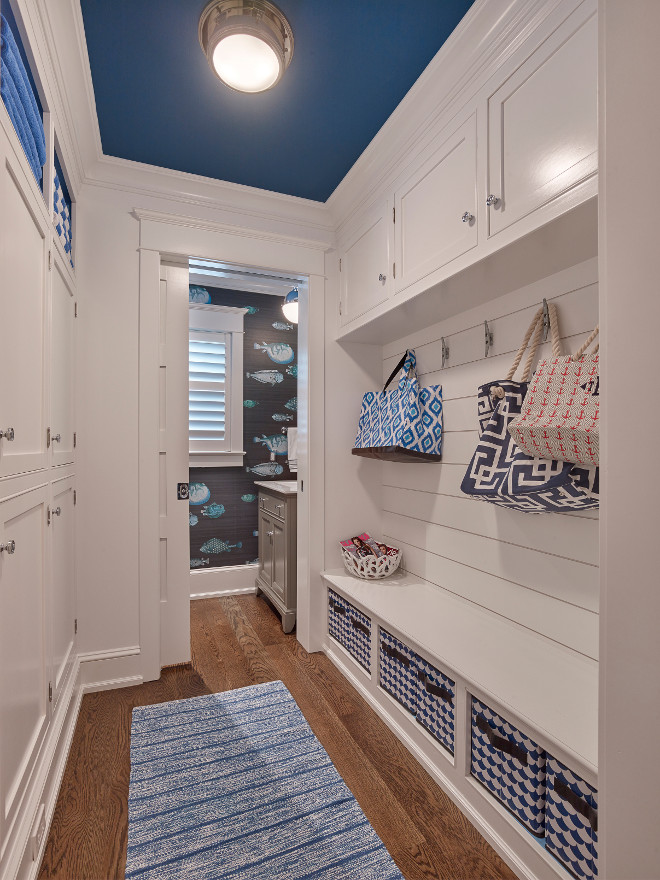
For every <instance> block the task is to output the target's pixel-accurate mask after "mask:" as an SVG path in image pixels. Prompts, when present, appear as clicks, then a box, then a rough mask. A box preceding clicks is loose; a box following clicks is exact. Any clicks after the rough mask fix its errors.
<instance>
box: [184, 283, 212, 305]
mask: <svg viewBox="0 0 660 880" xmlns="http://www.w3.org/2000/svg"><path fill="white" fill-rule="evenodd" d="M188 302H191V303H202V304H203V305H205V304H206V303H210V302H211V294H210V293H209V292H208V290H207V289H206V288H205V287H198V285H196V284H191V285H190V287H189V292H188Z"/></svg>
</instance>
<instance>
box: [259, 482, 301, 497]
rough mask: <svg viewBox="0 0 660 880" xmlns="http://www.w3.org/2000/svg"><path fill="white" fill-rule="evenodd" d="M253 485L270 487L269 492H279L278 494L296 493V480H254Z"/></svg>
mask: <svg viewBox="0 0 660 880" xmlns="http://www.w3.org/2000/svg"><path fill="white" fill-rule="evenodd" d="M254 485H255V486H262V487H263V488H264V489H270V490H271V492H279V494H280V495H296V494H297V493H298V481H297V480H263V481H257V480H255V483H254Z"/></svg>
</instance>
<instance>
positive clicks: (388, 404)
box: [352, 349, 442, 461]
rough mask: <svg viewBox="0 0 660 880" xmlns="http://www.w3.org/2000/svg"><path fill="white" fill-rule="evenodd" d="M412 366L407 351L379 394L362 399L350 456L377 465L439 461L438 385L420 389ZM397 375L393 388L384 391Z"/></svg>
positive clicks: (412, 357)
mask: <svg viewBox="0 0 660 880" xmlns="http://www.w3.org/2000/svg"><path fill="white" fill-rule="evenodd" d="M416 366H417V359H416V357H415V352H414V351H413V350H412V349H410V350H408V351H407V352H406V353H405V354H404V356H403V357H402V358H401V360H400V361H399V363H398V364H397V365H396V367H395V368H394V370H393V371H392V375H391V376H390V378H389V379H388V380H387V382H386V383H385V387H384V388H383V390H382V391H369V392H367V394H365V395H364V397H363V398H362V409H361V410H360V424H359V426H358V433H357V437H356V438H355V445H354V447H353V450H352V452H353V455H364V456H367V457H368V458H377V459H380V460H381V461H440V457H441V455H440V453H441V452H442V385H430V386H429V387H428V388H420V385H419V380H418V378H417V369H416ZM399 371H401V376H400V378H399V382H398V385H397V387H396V388H393V389H392V390H390V391H388V390H387V389H388V386H389V385H390V383H391V382H392V380H393V379H394V377H395V376H396V375H397V373H399Z"/></svg>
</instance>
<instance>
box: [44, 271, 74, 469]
mask: <svg viewBox="0 0 660 880" xmlns="http://www.w3.org/2000/svg"><path fill="white" fill-rule="evenodd" d="M52 276H53V286H52V299H51V303H52V305H51V368H50V388H51V410H50V440H51V445H52V449H53V457H52V463H53V465H54V466H57V465H61V464H70V463H71V462H72V461H73V457H74V456H73V448H74V447H73V443H74V439H73V429H74V423H73V401H74V362H75V361H74V358H75V352H74V345H75V340H74V326H75V324H74V310H75V302H74V298H73V292H72V291H71V289H70V288H69V286H68V284H67V282H66V280H65V279H66V275H65V274H64V271H63V269H62V267H61V265H60V256H59V254H57V255H56V258H55V267H54V269H53V272H52Z"/></svg>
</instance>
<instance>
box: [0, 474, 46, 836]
mask: <svg viewBox="0 0 660 880" xmlns="http://www.w3.org/2000/svg"><path fill="white" fill-rule="evenodd" d="M47 505H48V485H47V484H44V485H41V486H37V487H35V488H33V489H31V490H29V491H26V492H23V493H22V494H19V495H16V496H14V497H9V498H6V499H4V500H1V501H0V545H4V547H5V549H4V550H2V552H0V767H1V768H2V770H1V773H2V778H1V782H0V811H1V814H2V822H3V825H4V827H5V829H6V830H8V829H9V826H10V825H11V823H12V822H13V821H14V819H15V817H16V813H17V810H18V808H19V805H20V801H21V798H22V796H23V794H24V792H25V787H26V784H27V781H28V779H29V776H30V773H31V771H32V768H33V766H34V759H35V757H36V755H37V753H38V750H39V747H40V745H41V742H42V739H43V737H44V734H45V732H46V728H47V723H48V717H49V713H48V705H49V703H48V665H47V657H46V620H45V608H46V595H45V573H46V566H45V558H46V549H47V547H46V544H47V528H48V526H47V524H46V509H47ZM7 545H9V548H7Z"/></svg>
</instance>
